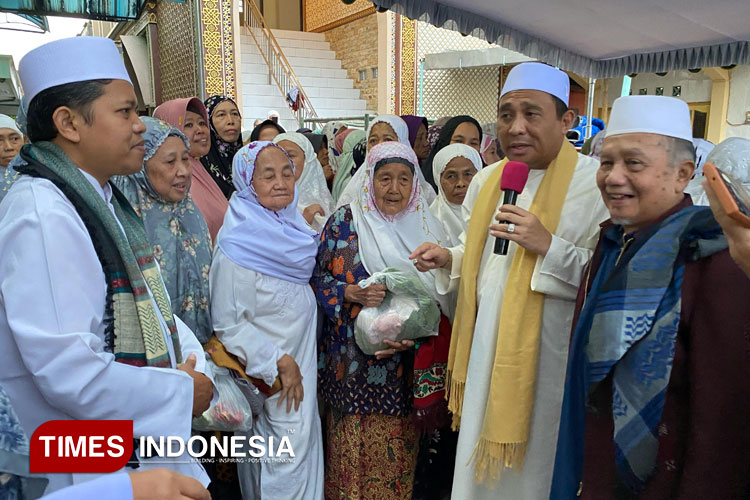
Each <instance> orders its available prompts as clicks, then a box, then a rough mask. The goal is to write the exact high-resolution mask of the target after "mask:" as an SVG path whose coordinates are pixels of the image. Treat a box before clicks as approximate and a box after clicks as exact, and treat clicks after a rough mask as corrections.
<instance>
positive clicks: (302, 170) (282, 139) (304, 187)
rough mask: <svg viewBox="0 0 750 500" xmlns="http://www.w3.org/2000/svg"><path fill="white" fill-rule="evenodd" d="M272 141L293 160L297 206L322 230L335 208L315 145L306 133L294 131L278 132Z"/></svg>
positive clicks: (313, 224) (300, 211) (310, 222)
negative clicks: (297, 197)
mask: <svg viewBox="0 0 750 500" xmlns="http://www.w3.org/2000/svg"><path fill="white" fill-rule="evenodd" d="M273 142H274V143H276V144H278V145H279V146H281V147H282V148H283V149H284V151H286V154H288V155H289V158H291V159H292V162H293V163H294V177H295V179H296V185H297V193H298V196H299V200H298V201H297V210H298V211H299V213H301V214H302V217H304V219H305V220H306V221H307V223H308V224H310V226H311V227H312V228H313V229H315V230H316V231H317V232H320V231H321V230H322V229H323V225H324V224H325V223H326V221H327V220H328V217H329V216H330V215H331V212H333V198H332V197H331V193H330V191H328V185H327V184H326V177H325V174H324V173H323V167H322V166H321V165H320V161H318V155H317V154H316V153H315V148H314V147H313V145H312V143H311V142H310V140H309V139H308V138H307V137H305V136H304V135H302V134H298V133H294V132H287V133H284V134H279V135H277V136H276V137H275V138H274V140H273Z"/></svg>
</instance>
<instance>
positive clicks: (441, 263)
mask: <svg viewBox="0 0 750 500" xmlns="http://www.w3.org/2000/svg"><path fill="white" fill-rule="evenodd" d="M409 259H411V261H412V262H413V263H414V267H416V268H417V271H419V272H421V273H423V272H425V271H431V270H433V269H440V268H443V269H450V266H451V264H452V263H453V257H452V254H451V252H450V250H448V249H447V248H443V247H441V246H440V245H436V244H435V243H432V242H429V241H427V242H425V243H422V244H421V245H419V246H418V247H417V249H416V250H414V251H413V252H412V254H411V255H409Z"/></svg>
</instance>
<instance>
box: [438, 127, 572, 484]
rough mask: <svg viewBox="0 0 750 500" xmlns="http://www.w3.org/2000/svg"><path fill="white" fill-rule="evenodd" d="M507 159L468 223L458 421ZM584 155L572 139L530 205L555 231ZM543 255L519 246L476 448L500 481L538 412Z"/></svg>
mask: <svg viewBox="0 0 750 500" xmlns="http://www.w3.org/2000/svg"><path fill="white" fill-rule="evenodd" d="M506 163H507V159H506V160H503V162H502V163H501V164H500V165H499V167H498V168H497V169H496V170H495V171H494V172H493V173H492V174H491V175H490V176H489V177H488V178H487V181H486V182H485V184H484V186H483V187H482V189H481V191H480V192H479V196H478V197H477V200H476V203H475V205H474V209H473V211H472V214H471V220H470V222H469V228H468V230H467V238H466V247H465V250H464V257H463V263H462V266H461V284H460V286H459V295H458V307H457V309H456V317H455V320H454V322H453V333H452V336H451V349H450V354H449V356H448V384H449V389H448V408H449V409H450V410H451V411H452V412H453V428H454V430H457V429H458V427H459V425H460V422H461V412H462V405H463V398H464V389H465V387H466V378H467V373H468V368H469V354H470V352H471V345H472V341H473V339H474V326H475V323H476V317H477V277H478V275H479V267H480V263H481V261H482V253H483V251H484V247H485V243H486V240H487V234H488V231H487V227H488V226H489V225H490V224H491V223H493V217H494V215H495V210H496V208H497V203H498V201H499V199H500V193H501V190H500V189H498V188H497V187H498V186H499V185H500V178H501V177H502V175H503V168H504V167H505V165H506ZM577 163H578V154H577V153H576V150H575V148H574V147H573V146H572V145H571V144H570V143H569V142H567V141H565V142H564V143H563V146H562V147H561V148H560V152H559V153H558V155H557V158H555V160H554V161H553V162H552V163H550V165H549V167H548V168H547V171H546V172H545V174H544V177H543V179H542V182H541V184H540V185H539V189H538V190H537V192H536V195H535V196H534V201H533V202H532V204H531V207H530V209H529V211H530V212H531V213H533V214H534V215H536V217H537V218H538V219H539V221H540V222H541V223H542V224H543V225H544V227H545V228H547V230H549V231H550V232H553V233H554V232H555V230H556V229H557V224H558V222H559V220H560V212H561V211H562V207H563V203H564V202H565V196H566V194H567V192H568V186H569V184H570V180H571V179H572V177H573V172H574V171H575V167H576V164H577ZM537 257H538V256H537V255H536V254H534V253H532V252H529V251H527V250H526V249H524V248H523V247H520V246H519V247H518V248H517V249H516V252H515V255H514V256H513V262H512V263H511V268H510V271H509V273H508V278H507V283H509V284H510V286H508V287H506V289H505V294H504V296H503V302H502V307H501V310H500V325H499V327H498V336H497V347H496V350H495V360H494V363H493V367H492V378H491V381H490V393H489V396H488V398H487V408H486V410H485V413H484V422H483V424H482V433H481V434H480V437H479V442H477V444H476V448H475V449H474V453H473V455H472V456H473V457H475V458H476V464H475V468H476V480H477V481H480V482H481V481H483V480H484V479H490V480H491V481H497V479H498V478H499V477H500V471H501V468H502V467H509V468H514V467H518V468H520V467H522V466H523V461H524V457H525V454H526V444H527V443H528V440H529V427H530V423H531V412H532V409H533V403H534V391H535V388H536V374H537V364H538V362H539V342H540V339H541V326H542V309H543V307H544V295H543V294H541V293H537V292H532V291H531V277H532V274H533V273H534V267H535V266H536V261H537Z"/></svg>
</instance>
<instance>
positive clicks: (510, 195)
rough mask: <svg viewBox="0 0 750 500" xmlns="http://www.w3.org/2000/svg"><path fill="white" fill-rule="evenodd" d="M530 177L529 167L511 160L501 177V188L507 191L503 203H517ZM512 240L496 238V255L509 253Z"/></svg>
mask: <svg viewBox="0 0 750 500" xmlns="http://www.w3.org/2000/svg"><path fill="white" fill-rule="evenodd" d="M528 178H529V167H528V165H526V164H525V163H522V162H520V161H509V162H508V163H506V164H505V167H504V168H503V175H502V177H501V178H500V189H502V190H503V191H504V192H505V197H504V198H503V205H515V204H516V199H518V193H520V192H521V191H523V187H524V186H525V185H526V181H527V180H528ZM509 244H510V240H507V239H505V238H496V239H495V255H508V245H509Z"/></svg>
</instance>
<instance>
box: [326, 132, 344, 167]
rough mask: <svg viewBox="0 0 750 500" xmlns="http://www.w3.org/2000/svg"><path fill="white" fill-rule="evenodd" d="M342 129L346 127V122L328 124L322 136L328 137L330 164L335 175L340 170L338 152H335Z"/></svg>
mask: <svg viewBox="0 0 750 500" xmlns="http://www.w3.org/2000/svg"><path fill="white" fill-rule="evenodd" d="M341 127H346V123H344V122H328V123H326V124H325V125H324V126H323V131H322V134H323V135H324V136H325V137H326V144H327V146H328V164H329V165H330V166H331V169H332V170H333V173H334V174H335V173H336V172H337V171H338V168H339V162H338V152H335V149H334V147H335V142H336V134H338V132H339V130H341Z"/></svg>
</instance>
